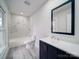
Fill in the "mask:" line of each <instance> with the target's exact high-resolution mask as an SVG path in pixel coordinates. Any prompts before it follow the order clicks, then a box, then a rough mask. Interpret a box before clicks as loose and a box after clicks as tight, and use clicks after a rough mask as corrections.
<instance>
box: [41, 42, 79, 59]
mask: <svg viewBox="0 0 79 59" xmlns="http://www.w3.org/2000/svg"><path fill="white" fill-rule="evenodd" d="M40 59H79V58H77V57H75V56H73V55H71V54H69V53H66V52H65V51H62V50H60V49H58V48H56V47H54V46H51V45H49V44H47V43H45V42H43V41H40Z"/></svg>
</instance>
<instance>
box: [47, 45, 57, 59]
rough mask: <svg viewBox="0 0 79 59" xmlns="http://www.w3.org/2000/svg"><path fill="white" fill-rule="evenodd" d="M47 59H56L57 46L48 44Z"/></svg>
mask: <svg viewBox="0 0 79 59" xmlns="http://www.w3.org/2000/svg"><path fill="white" fill-rule="evenodd" d="M48 59H57V48H55V47H53V46H51V45H48Z"/></svg>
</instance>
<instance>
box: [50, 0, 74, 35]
mask: <svg viewBox="0 0 79 59" xmlns="http://www.w3.org/2000/svg"><path fill="white" fill-rule="evenodd" d="M70 2H71V20H72V21H71V33H66V32H53V25H52V22H53V11H54V10H55V9H57V8H59V7H62V6H63V5H66V4H67V3H70ZM51 33H56V34H66V35H74V34H75V0H68V1H66V2H65V3H63V4H61V5H60V6H58V7H56V8H54V9H52V10H51Z"/></svg>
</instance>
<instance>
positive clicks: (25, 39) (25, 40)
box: [9, 37, 35, 48]
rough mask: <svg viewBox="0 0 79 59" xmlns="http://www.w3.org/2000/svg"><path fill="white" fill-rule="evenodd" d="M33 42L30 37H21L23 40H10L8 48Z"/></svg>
mask: <svg viewBox="0 0 79 59" xmlns="http://www.w3.org/2000/svg"><path fill="white" fill-rule="evenodd" d="M34 40H35V39H33V38H32V37H23V38H16V39H10V41H9V48H13V47H18V46H22V45H24V44H27V43H30V42H32V41H34Z"/></svg>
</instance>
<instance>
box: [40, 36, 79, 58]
mask: <svg viewBox="0 0 79 59" xmlns="http://www.w3.org/2000/svg"><path fill="white" fill-rule="evenodd" d="M40 40H41V41H44V42H46V43H48V44H50V45H52V46H55V47H57V48H59V49H61V50H63V51H66V52H68V53H70V54H72V55H74V56H77V57H79V44H73V43H69V42H65V41H62V40H55V39H51V38H50V37H48V38H43V39H40Z"/></svg>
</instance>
